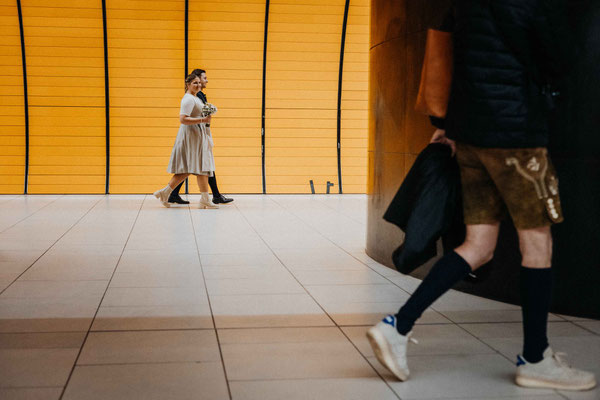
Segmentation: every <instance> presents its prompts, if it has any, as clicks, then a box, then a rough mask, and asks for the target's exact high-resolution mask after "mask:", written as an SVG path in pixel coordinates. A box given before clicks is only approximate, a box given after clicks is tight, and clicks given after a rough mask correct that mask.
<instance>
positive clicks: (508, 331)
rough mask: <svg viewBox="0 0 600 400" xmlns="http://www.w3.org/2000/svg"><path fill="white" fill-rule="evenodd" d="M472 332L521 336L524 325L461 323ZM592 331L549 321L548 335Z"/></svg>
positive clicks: (488, 336) (507, 336)
mask: <svg viewBox="0 0 600 400" xmlns="http://www.w3.org/2000/svg"><path fill="white" fill-rule="evenodd" d="M460 326H461V327H462V328H463V329H466V330H467V331H469V332H470V333H471V334H473V335H474V336H476V337H478V338H513V337H516V338H521V337H523V325H522V324H521V322H513V323H502V324H461V325H460ZM588 335H592V333H591V332H588V331H587V330H585V329H583V328H581V327H578V326H577V325H575V324H572V323H571V322H549V323H548V336H549V337H551V338H552V337H557V336H588Z"/></svg>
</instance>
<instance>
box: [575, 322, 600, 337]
mask: <svg viewBox="0 0 600 400" xmlns="http://www.w3.org/2000/svg"><path fill="white" fill-rule="evenodd" d="M575 323H576V324H577V325H579V326H582V327H584V328H585V329H588V330H589V331H591V332H594V333H595V334H597V335H600V321H591V320H589V321H575Z"/></svg>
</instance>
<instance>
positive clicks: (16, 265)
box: [0, 250, 43, 274]
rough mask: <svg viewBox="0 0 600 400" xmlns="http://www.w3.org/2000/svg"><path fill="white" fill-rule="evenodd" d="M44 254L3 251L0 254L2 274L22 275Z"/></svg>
mask: <svg viewBox="0 0 600 400" xmlns="http://www.w3.org/2000/svg"><path fill="white" fill-rule="evenodd" d="M42 254H43V251H42V250H22V251H18V250H13V251H10V250H3V251H2V252H1V253H0V274H20V273H22V272H23V271H25V270H26V269H27V268H29V266H31V264H33V263H34V262H35V260H37V259H38V258H39V257H40V256H41V255H42Z"/></svg>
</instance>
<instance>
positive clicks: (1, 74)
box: [0, 0, 25, 193]
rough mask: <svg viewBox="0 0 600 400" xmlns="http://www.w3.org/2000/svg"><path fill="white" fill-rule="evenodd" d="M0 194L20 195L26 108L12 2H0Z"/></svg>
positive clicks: (21, 191)
mask: <svg viewBox="0 0 600 400" xmlns="http://www.w3.org/2000/svg"><path fill="white" fill-rule="evenodd" d="M0 48H1V49H2V52H1V53H0V160H1V162H0V193H23V188H24V182H25V108H24V97H23V64H22V62H21V60H22V58H21V33H20V32H19V16H18V11H17V5H16V2H14V1H7V0H2V1H0Z"/></svg>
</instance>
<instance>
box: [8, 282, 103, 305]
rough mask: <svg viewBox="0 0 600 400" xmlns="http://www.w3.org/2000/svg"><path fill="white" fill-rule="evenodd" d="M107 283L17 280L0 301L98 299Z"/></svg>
mask: <svg viewBox="0 0 600 400" xmlns="http://www.w3.org/2000/svg"><path fill="white" fill-rule="evenodd" d="M107 285H108V281H74V282H70V281H23V280H20V279H19V280H18V281H16V282H15V283H13V284H12V285H11V286H10V287H9V288H8V289H7V290H5V291H4V293H2V295H0V299H20V298H25V299H30V300H31V299H78V301H79V299H82V298H87V299H98V300H100V298H102V295H104V291H105V290H106V286H107Z"/></svg>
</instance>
